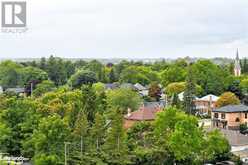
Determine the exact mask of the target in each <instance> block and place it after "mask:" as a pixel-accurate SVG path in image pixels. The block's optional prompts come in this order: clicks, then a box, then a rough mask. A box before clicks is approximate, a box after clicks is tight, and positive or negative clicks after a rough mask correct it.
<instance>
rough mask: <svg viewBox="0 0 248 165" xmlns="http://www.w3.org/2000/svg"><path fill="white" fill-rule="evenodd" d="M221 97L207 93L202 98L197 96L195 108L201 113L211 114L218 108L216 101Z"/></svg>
mask: <svg viewBox="0 0 248 165" xmlns="http://www.w3.org/2000/svg"><path fill="white" fill-rule="evenodd" d="M218 99H219V97H218V96H215V95H211V94H209V95H206V96H204V97H202V98H196V99H195V100H194V104H195V108H196V110H197V112H199V114H209V115H210V114H211V112H212V110H213V109H214V108H216V102H217V100H218Z"/></svg>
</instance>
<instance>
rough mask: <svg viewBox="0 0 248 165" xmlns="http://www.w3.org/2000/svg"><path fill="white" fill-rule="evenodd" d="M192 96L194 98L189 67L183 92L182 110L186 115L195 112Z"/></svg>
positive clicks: (192, 81) (193, 84)
mask: <svg viewBox="0 0 248 165" xmlns="http://www.w3.org/2000/svg"><path fill="white" fill-rule="evenodd" d="M194 96H195V82H194V78H193V74H192V69H191V66H190V65H189V66H188V74H187V78H186V89H185V91H184V94H183V97H184V110H185V111H186V113H188V114H193V113H194V110H195V106H194V102H193V101H194Z"/></svg>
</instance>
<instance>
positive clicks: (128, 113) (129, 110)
mask: <svg viewBox="0 0 248 165" xmlns="http://www.w3.org/2000/svg"><path fill="white" fill-rule="evenodd" d="M129 116H131V109H130V108H128V109H127V117H129Z"/></svg>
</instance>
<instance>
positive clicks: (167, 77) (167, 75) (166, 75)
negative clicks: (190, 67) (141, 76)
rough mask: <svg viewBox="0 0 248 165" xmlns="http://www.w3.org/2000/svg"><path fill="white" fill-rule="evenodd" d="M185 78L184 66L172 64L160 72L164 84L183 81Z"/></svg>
mask: <svg viewBox="0 0 248 165" xmlns="http://www.w3.org/2000/svg"><path fill="white" fill-rule="evenodd" d="M185 78H186V70H185V68H183V67H181V66H178V65H172V66H170V67H168V68H167V69H166V70H164V71H163V72H162V73H161V79H162V84H163V85H164V86H167V85H168V84H170V83H173V82H181V81H184V80H185Z"/></svg>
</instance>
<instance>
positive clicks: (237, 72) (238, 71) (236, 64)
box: [234, 49, 241, 76]
mask: <svg viewBox="0 0 248 165" xmlns="http://www.w3.org/2000/svg"><path fill="white" fill-rule="evenodd" d="M234 75H235V76H240V75H241V67H240V61H239V50H238V49H237V53H236V59H235V62H234Z"/></svg>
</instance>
